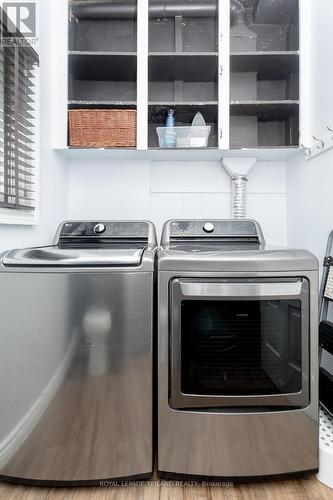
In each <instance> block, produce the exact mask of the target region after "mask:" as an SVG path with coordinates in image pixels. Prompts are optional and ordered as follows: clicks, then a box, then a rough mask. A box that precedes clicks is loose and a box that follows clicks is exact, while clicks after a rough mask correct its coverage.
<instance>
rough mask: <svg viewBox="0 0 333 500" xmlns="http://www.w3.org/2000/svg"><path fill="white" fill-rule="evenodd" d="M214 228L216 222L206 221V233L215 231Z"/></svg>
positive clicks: (204, 228)
mask: <svg viewBox="0 0 333 500" xmlns="http://www.w3.org/2000/svg"><path fill="white" fill-rule="evenodd" d="M214 229H215V227H214V224H212V223H211V222H206V224H205V225H204V227H203V230H204V231H205V233H213V232H214Z"/></svg>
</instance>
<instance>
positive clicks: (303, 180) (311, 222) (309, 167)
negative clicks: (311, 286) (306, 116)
mask: <svg viewBox="0 0 333 500" xmlns="http://www.w3.org/2000/svg"><path fill="white" fill-rule="evenodd" d="M332 187H333V150H331V151H328V152H327V153H325V154H323V155H321V156H317V157H316V158H314V159H313V160H310V161H306V160H305V159H304V157H303V156H296V157H294V158H291V159H290V160H289V162H288V163H287V191H288V244H289V245H290V246H294V247H302V248H306V249H308V250H311V251H312V252H313V253H314V254H315V255H316V256H317V257H318V258H319V259H320V262H321V263H322V259H323V257H324V253H325V247H326V240H327V237H328V234H329V232H330V231H331V230H332V229H333V192H332Z"/></svg>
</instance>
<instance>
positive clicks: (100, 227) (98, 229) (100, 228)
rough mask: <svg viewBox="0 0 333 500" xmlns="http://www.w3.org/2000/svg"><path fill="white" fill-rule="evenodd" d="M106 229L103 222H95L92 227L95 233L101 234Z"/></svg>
mask: <svg viewBox="0 0 333 500" xmlns="http://www.w3.org/2000/svg"><path fill="white" fill-rule="evenodd" d="M105 231H106V225H105V224H96V226H95V227H94V233H95V234H103V233H105Z"/></svg>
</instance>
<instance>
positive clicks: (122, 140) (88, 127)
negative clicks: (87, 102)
mask: <svg viewBox="0 0 333 500" xmlns="http://www.w3.org/2000/svg"><path fill="white" fill-rule="evenodd" d="M69 145H70V146H76V147H85V148H129V147H135V146H136V111H135V110H133V109H75V110H71V111H69Z"/></svg>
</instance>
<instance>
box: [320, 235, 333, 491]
mask: <svg viewBox="0 0 333 500" xmlns="http://www.w3.org/2000/svg"><path fill="white" fill-rule="evenodd" d="M331 302H332V306H331V309H332V312H331V315H332V318H333V231H331V233H330V235H329V237H328V241H327V247H326V254H325V259H324V270H323V277H322V281H321V287H320V324H319V346H320V365H319V366H320V368H319V400H320V438H319V473H318V475H317V479H318V480H319V481H320V482H322V483H324V484H326V486H329V487H330V488H333V362H332V371H331V372H330V371H328V370H327V369H326V368H325V367H324V366H323V356H324V355H325V353H329V354H330V355H332V356H333V321H329V320H328V317H329V313H330V303H331Z"/></svg>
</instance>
